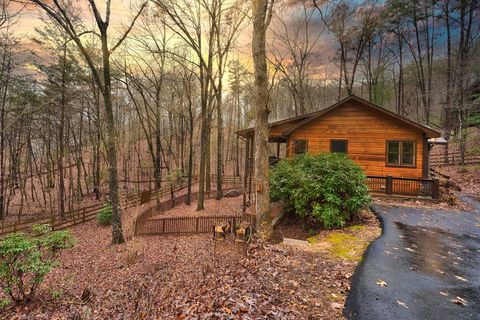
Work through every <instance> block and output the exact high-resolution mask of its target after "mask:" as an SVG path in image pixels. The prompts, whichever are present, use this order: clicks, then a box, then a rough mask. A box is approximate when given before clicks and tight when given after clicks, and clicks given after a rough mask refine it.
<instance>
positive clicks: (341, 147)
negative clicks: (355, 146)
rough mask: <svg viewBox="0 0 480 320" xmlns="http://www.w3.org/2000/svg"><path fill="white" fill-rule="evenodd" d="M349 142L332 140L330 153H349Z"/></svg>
mask: <svg viewBox="0 0 480 320" xmlns="http://www.w3.org/2000/svg"><path fill="white" fill-rule="evenodd" d="M347 151H348V143H347V140H330V152H336V153H348V152H347Z"/></svg>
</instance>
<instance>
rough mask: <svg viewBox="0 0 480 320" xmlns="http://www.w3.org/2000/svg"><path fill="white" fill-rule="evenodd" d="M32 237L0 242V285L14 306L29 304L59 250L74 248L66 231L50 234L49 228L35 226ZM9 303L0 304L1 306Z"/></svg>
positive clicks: (20, 235) (19, 236)
mask: <svg viewBox="0 0 480 320" xmlns="http://www.w3.org/2000/svg"><path fill="white" fill-rule="evenodd" d="M32 230H33V234H32V235H31V236H30V235H27V234H25V233H14V234H10V235H8V236H7V237H6V238H5V239H3V240H2V241H0V285H1V287H2V290H3V292H4V293H5V294H6V295H7V296H8V297H9V298H10V299H11V300H12V301H14V302H16V303H19V302H26V301H29V300H30V299H31V298H32V297H33V296H34V295H35V290H36V288H37V286H38V285H39V284H40V283H41V282H42V281H43V279H44V277H45V275H46V274H48V273H49V272H50V271H51V270H52V269H53V268H54V267H56V266H57V265H58V262H57V257H58V254H59V253H60V251H61V250H63V249H66V248H70V247H72V246H73V245H74V242H75V240H74V238H73V237H72V236H71V234H70V233H69V232H68V231H54V232H52V231H51V228H50V226H49V225H35V226H34V227H33V228H32ZM8 303H9V301H8V300H6V299H3V300H2V303H1V304H2V305H3V306H5V305H6V304H8Z"/></svg>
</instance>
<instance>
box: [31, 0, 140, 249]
mask: <svg viewBox="0 0 480 320" xmlns="http://www.w3.org/2000/svg"><path fill="white" fill-rule="evenodd" d="M30 1H31V2H32V3H33V4H35V5H36V6H38V7H39V8H41V9H42V10H44V11H45V12H46V13H47V15H48V16H49V17H50V18H51V19H52V20H53V21H55V22H56V23H57V24H58V25H59V27H61V28H62V29H63V30H64V31H65V32H66V34H67V35H68V37H69V39H70V40H71V41H73V42H74V43H75V44H76V45H77V48H78V49H79V51H80V52H81V54H82V56H83V57H84V59H85V61H86V62H87V65H88V66H89V68H90V70H91V72H92V75H93V78H94V80H95V82H96V84H97V85H98V87H99V89H100V91H101V94H102V97H103V105H104V108H105V118H106V123H107V139H106V149H107V158H108V172H109V192H110V194H109V195H110V202H111V204H112V243H114V244H119V243H123V242H124V241H125V240H124V237H123V230H122V219H121V208H120V195H119V190H118V170H117V141H116V140H117V132H116V128H115V118H114V112H113V105H112V80H111V70H110V58H111V55H112V53H113V52H114V51H115V50H116V49H117V48H118V47H119V46H120V45H121V44H122V43H123V41H125V39H126V38H127V36H128V34H129V33H130V31H131V30H132V28H133V26H134V24H135V22H136V20H137V19H138V17H139V16H140V14H141V12H142V11H143V9H144V8H145V6H146V3H143V4H142V5H141V6H140V9H139V10H138V12H137V14H136V15H135V17H134V18H133V19H132V22H131V24H130V25H129V27H128V28H127V29H126V31H125V32H124V33H123V34H122V35H121V36H120V38H119V39H118V40H117V41H116V42H115V44H114V45H113V46H112V47H110V44H109V37H108V28H109V26H110V19H111V1H107V2H106V3H105V12H104V17H102V14H101V13H100V10H99V7H98V6H97V3H96V2H95V0H88V3H89V5H90V10H91V13H92V14H93V17H94V19H95V23H96V27H97V28H98V31H99V34H98V33H97V32H96V31H95V30H87V31H86V30H85V28H84V27H83V26H82V25H81V24H80V23H79V16H78V15H77V14H76V13H75V12H76V10H75V8H74V7H72V5H71V4H70V2H67V1H59V0H55V1H53V3H51V2H50V1H44V0H30ZM85 34H95V35H97V36H98V37H99V38H100V42H101V51H102V63H101V68H99V67H98V66H97V64H96V63H95V59H94V56H93V53H92V52H90V51H89V50H88V48H87V47H86V45H85V41H84V40H82V36H83V35H85Z"/></svg>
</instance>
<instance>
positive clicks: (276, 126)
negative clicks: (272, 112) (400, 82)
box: [237, 95, 441, 179]
mask: <svg viewBox="0 0 480 320" xmlns="http://www.w3.org/2000/svg"><path fill="white" fill-rule="evenodd" d="M237 134H238V135H239V136H241V137H243V138H245V139H246V141H247V149H249V150H250V151H247V154H249V153H250V156H248V157H246V158H249V157H250V158H251V157H252V155H253V152H252V148H253V137H254V128H249V129H245V130H242V131H239V132H237ZM440 135H441V134H440V132H438V131H436V130H434V129H432V128H430V127H428V126H425V125H422V124H419V123H417V122H415V121H412V120H410V119H408V118H405V117H403V116H400V115H398V114H396V113H394V112H391V111H389V110H387V109H385V108H382V107H380V106H378V105H375V104H373V103H371V102H369V101H366V100H364V99H361V98H359V97H357V96H353V95H352V96H349V97H347V98H345V99H343V100H341V101H340V102H338V103H336V104H334V105H332V106H330V107H328V108H326V109H323V110H320V111H316V112H312V113H309V114H305V115H301V116H297V117H293V118H289V119H284V120H279V121H274V122H271V123H270V134H269V141H270V142H271V143H275V144H276V154H275V155H273V156H272V161H275V160H276V159H279V158H281V150H282V151H283V152H282V153H283V156H286V157H290V156H292V155H295V154H300V153H306V152H308V153H311V154H315V153H320V152H342V153H345V154H347V156H348V157H349V158H351V159H352V160H354V161H355V162H356V163H357V164H358V165H359V166H360V167H361V168H362V169H363V170H364V171H365V173H366V175H367V176H382V177H387V176H391V177H400V178H414V179H422V178H423V179H427V178H428V177H429V171H430V170H429V139H435V138H438V137H440ZM282 145H283V146H282Z"/></svg>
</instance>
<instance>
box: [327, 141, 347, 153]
mask: <svg viewBox="0 0 480 320" xmlns="http://www.w3.org/2000/svg"><path fill="white" fill-rule="evenodd" d="M334 141H343V142H345V152H335V153H343V154H348V139H330V152H331V153H334V151H332V147H333V142H334Z"/></svg>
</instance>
